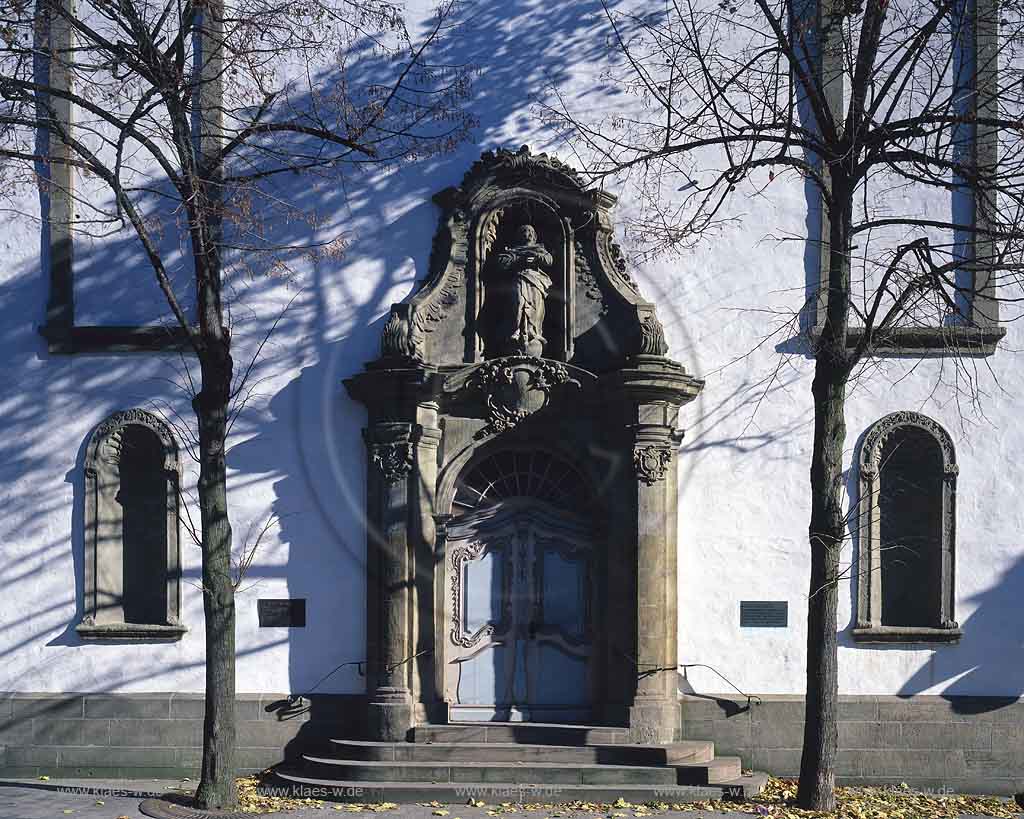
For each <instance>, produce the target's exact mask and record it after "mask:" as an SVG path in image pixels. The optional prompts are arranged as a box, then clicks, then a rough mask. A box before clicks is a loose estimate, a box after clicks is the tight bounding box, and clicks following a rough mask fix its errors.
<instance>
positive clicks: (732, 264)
mask: <svg viewBox="0 0 1024 819" xmlns="http://www.w3.org/2000/svg"><path fill="white" fill-rule="evenodd" d="M531 13H532V14H536V15H540V12H539V11H537V10H534V12H531ZM496 14H498V12H497V11H496V10H495V11H491V12H488V15H496ZM531 19H533V18H529V17H528V20H527V22H526V23H525V24H523V26H522V27H514V28H509V27H503V26H501V25H497V24H495V25H483V24H481V25H480V26H479V29H478V30H477V31H476V33H477V35H478V39H477V40H475V41H474V45H473V46H472V51H473V54H471V55H470V56H472V57H473V58H474V60H476V61H478V62H480V63H481V64H482V65H483V75H484V77H485V80H486V86H490V88H491V89H492V90H491V92H490V94H484V95H482V96H481V97H480V99H479V100H478V101H477V102H476V103H475V104H476V105H477V106H478V109H479V110H478V116H479V118H480V128H479V134H478V137H479V139H478V144H474V145H466V146H462V147H461V148H459V149H457V150H455V151H453V152H452V153H451V154H449V155H445V156H442V157H436V158H432V159H430V160H428V161H426V162H424V163H422V164H420V165H413V166H408V167H404V168H401V169H399V170H387V171H380V172H376V171H371V172H367V173H365V174H363V175H361V176H359V175H357V176H355V177H354V178H353V180H352V183H351V185H352V187H351V189H350V190H347V191H345V192H344V195H342V194H341V193H340V192H338V191H331V190H328V191H312V192H311V191H310V190H307V189H305V188H303V184H304V183H303V184H296V185H295V187H294V188H293V190H292V191H291V193H292V194H293V195H294V196H295V197H296V199H299V198H302V197H309V198H310V199H311V201H312V203H311V204H310V205H309V206H310V207H312V208H315V209H316V210H317V211H318V212H319V213H320V214H322V215H329V216H331V217H332V218H336V220H337V221H338V222H339V223H342V224H343V225H344V227H345V231H346V236H347V237H348V241H347V246H346V248H345V250H344V253H343V254H341V255H340V256H330V255H326V256H323V257H321V258H319V259H316V260H303V261H302V262H300V263H297V266H296V269H295V270H294V271H292V272H290V273H289V274H288V275H286V276H275V275H262V276H256V277H252V276H245V275H241V276H240V277H239V281H238V282H237V285H236V286H237V289H238V293H239V294H240V295H239V298H238V301H237V306H233V307H232V310H233V311H234V312H233V321H234V328H235V329H234V333H235V344H236V349H237V351H238V352H237V358H238V360H239V361H245V360H250V359H252V358H254V357H255V356H256V354H257V352H258V353H259V356H258V358H256V364H255V366H254V377H253V379H252V381H251V383H252V384H255V385H256V386H255V387H253V389H252V391H251V395H250V396H249V397H248V398H247V400H246V402H245V403H244V406H242V407H241V408H240V410H239V413H238V415H237V418H236V419H235V421H234V422H233V427H232V431H231V437H230V440H229V444H230V451H229V454H228V465H229V479H228V484H229V500H230V509H231V516H232V526H233V530H234V533H235V538H236V541H237V562H238V563H239V565H240V566H241V567H242V568H243V569H244V570H243V571H242V578H241V581H240V585H239V591H238V595H237V601H236V607H237V685H238V692H239V694H238V709H237V714H238V719H239V723H238V745H239V748H240V757H239V760H240V764H241V765H242V767H243V768H244V769H245V770H259V769H262V768H264V767H267V766H270V765H273V764H275V763H278V762H280V761H282V760H284V759H285V758H286V757H287V758H290V757H291V756H293V755H294V754H296V753H298V752H299V751H301V750H302V748H303V747H304V746H303V743H304V742H306V741H312V740H317V739H322V738H324V737H334V738H343V739H344V738H348V739H370V740H375V741H379V742H403V741H405V740H406V739H407V738H408V737H410V736H411V735H412V733H413V732H415V731H416V730H424V729H429V730H434V731H436V733H435V734H434V735H433V736H435V737H436V738H437V741H441V742H443V741H446V740H447V741H451V740H452V739H453V736H447V735H446V734H445V733H444V730H445V727H446V726H447V727H451V726H453V725H456V724H458V725H460V726H465V725H467V724H469V725H470V726H471V728H472V729H473V730H476V731H479V732H484V731H486V730H488V726H490V730H494V726H501V730H507V731H508V732H509V736H510V737H514V736H516V735H517V732H518V733H519V734H520V735H524V736H527V735H528V732H529V730H530V726H531V725H533V726H547V727H548V728H550V729H551V730H553V731H555V732H556V734H555V735H556V736H559V735H560V734H557V732H558V731H562V732H570V733H571V732H572V731H573V730H576V729H578V730H585V731H592V732H594V733H593V734H592V735H590V739H591V740H593V741H594V742H596V743H607V744H640V745H643V746H645V747H646V746H656V745H664V744H668V743H685V742H693V743H706V742H713V743H714V754H715V755H717V756H718V757H733V756H738V757H740V758H741V759H742V768H743V769H757V770H760V771H766V772H769V773H772V774H777V775H794V774H795V773H796V772H797V770H798V767H799V758H800V747H801V743H802V737H803V731H802V719H803V692H804V674H805V655H806V610H807V595H808V583H809V554H808V549H809V547H808V542H807V541H808V538H807V527H808V517H809V514H810V512H809V508H810V492H809V484H808V464H809V457H810V447H811V435H812V427H813V406H812V402H811V396H810V382H811V378H812V374H813V360H812V357H811V355H810V350H811V347H810V344H811V343H812V342H811V337H812V335H813V332H812V331H813V319H812V320H811V322H810V324H807V323H804V324H793V326H792V327H791V328H790V329H789V330H787V331H786V332H783V333H776V330H777V329H778V327H777V324H779V323H782V324H784V323H785V322H784V321H782V320H778V319H777V316H779V315H787V316H789V315H796V314H798V313H799V312H800V311H801V305H802V304H804V303H805V302H813V298H808V294H809V293H810V294H813V291H814V288H816V287H817V286H818V285H819V284H820V280H819V279H817V278H816V277H815V276H816V273H815V271H814V270H813V269H811V268H812V267H813V265H811V266H809V262H808V254H807V252H806V249H805V247H804V246H803V245H802V244H801V243H800V242H790V241H779V240H778V237H781V236H802V237H807V234H808V230H809V227H808V225H809V223H810V219H809V216H808V212H809V206H808V201H807V199H806V197H805V194H804V191H803V189H802V188H801V187H800V186H799V185H794V186H792V187H790V188H783V187H781V186H780V189H779V190H778V191H777V192H776V193H775V194H774V196H775V198H774V200H773V202H772V204H771V206H770V207H765V202H764V198H763V197H757V196H754V195H753V194H751V196H750V198H749V200H745V201H743V202H741V204H739V205H737V206H736V216H737V220H738V221H737V224H736V226H728V227H726V228H725V229H724V230H723V231H722V232H721V233H720V234H719V235H718V236H717V237H716V238H714V239H713V240H711V241H708V242H706V243H703V244H700V245H698V246H696V247H695V248H694V249H691V250H687V251H685V252H682V253H680V254H678V255H673V256H659V257H656V258H653V259H639V258H638V257H636V256H635V255H634V254H633V253H632V248H631V246H630V244H629V242H628V241H627V238H624V237H623V235H622V234H621V230H620V229H619V228H618V227H617V224H618V222H617V220H618V219H619V214H620V211H621V212H625V213H629V212H630V209H634V208H636V207H637V203H636V202H634V201H630V200H629V199H628V196H626V195H625V194H624V195H623V197H622V201H618V200H617V197H616V195H615V193H614V191H613V190H612V189H611V188H609V189H604V188H594V187H592V186H590V185H589V184H588V183H587V182H586V181H585V180H584V177H583V176H582V175H581V174H580V173H579V169H578V168H576V167H574V166H573V164H572V163H571V162H570V160H569V157H568V156H567V155H565V154H564V153H561V152H560V150H559V143H558V141H557V139H556V138H555V134H553V133H551V132H549V131H547V130H546V129H545V126H544V125H543V124H541V123H539V122H536V121H534V120H532V119H531V118H530V117H528V116H527V114H528V113H529V110H530V106H531V104H532V101H531V100H532V97H531V93H532V92H531V90H530V88H529V87H528V79H527V77H526V74H527V73H528V72H526V71H525V66H524V64H523V63H522V61H523V60H526V59H527V57H526V56H515V55H517V54H518V53H519V52H520V51H523V52H529V51H530V46H531V44H533V46H536V47H538V48H542V49H543V51H544V53H545V54H547V55H549V56H550V57H551V75H552V77H553V78H554V79H553V81H554V82H556V83H560V84H561V85H560V87H563V88H565V89H572V88H575V87H576V86H577V85H578V84H579V83H580V82H582V80H580V78H579V77H578V76H576V75H575V74H574V69H573V66H584V67H586V66H590V65H591V63H588V60H594V61H595V63H594V65H593V66H592V68H593V71H594V73H595V74H596V73H597V72H598V70H599V66H598V65H597V64H596V62H597V60H598V58H596V57H592V56H591V55H589V54H588V52H587V48H586V43H587V41H588V36H589V34H592V32H582V33H579V36H577V37H570V38H568V40H567V43H564V44H562V48H564V50H565V51H566V53H565V54H562V55H559V54H557V53H556V51H557V50H555V47H554V45H551V44H547V45H545V42H546V41H545V38H544V37H543V36H542V33H541V32H540V31H539V30H538V31H537V32H533V29H532V25H533V24H532V23H531V22H529V21H530V20H531ZM549 22H550V21H549ZM537 25H538V26H540V23H539V22H538V23H537ZM544 25H545V26H547V25H548V23H545V24H544ZM559 25H564V26H568V25H569V22H568V21H567V20H561V22H560V23H559ZM581 25H582V26H583V27H584V28H586V27H587V26H594V27H596V26H597V23H596V22H595V23H590V22H588V23H585V24H581ZM545 30H546V29H545ZM517 38H519V39H517ZM532 38H536V39H532ZM538 44H539V45H538ZM488 60H490V62H488ZM494 88H500V89H502V90H501V93H500V94H499V95H495V94H494V91H493V89H494ZM523 142H529V143H530V144H531V145H532V146H535V147H534V149H533V150H532V151H531V150H530V149H527V148H520V147H519V145H520V144H522V143H523ZM920 206H921V207H922V208H926V207H932V206H933V203H928V202H922V203H920ZM33 208H36V212H35V215H33ZM16 210H18V209H16ZM20 211H21V212H20V213H18V212H14V213H11V214H6V215H4V216H3V217H2V218H3V221H2V223H0V238H2V241H3V246H4V263H3V265H2V269H0V289H2V303H3V304H4V305H5V317H6V321H5V323H4V329H3V333H4V336H5V338H4V343H3V345H2V346H0V361H2V366H3V371H4V372H5V373H6V376H7V379H6V384H7V389H6V391H5V396H4V398H3V399H2V400H0V423H2V430H3V436H2V438H0V441H2V443H0V447H2V449H3V450H4V452H3V456H2V457H0V487H2V492H3V499H4V502H3V504H2V507H0V508H2V513H0V531H2V537H0V553H2V555H3V561H2V569H0V571H2V575H0V589H2V594H0V656H2V657H3V660H4V662H3V671H2V672H0V675H2V678H0V692H3V694H2V699H0V747H2V749H3V750H2V751H0V775H3V776H8V777H12V776H36V775H41V774H48V775H55V776H56V775H96V776H105V775H128V776H147V777H148V776H165V775H166V776H170V775H189V774H190V773H192V772H194V771H195V770H196V768H197V765H198V760H199V748H200V744H201V737H202V705H203V702H202V691H203V646H204V623H203V601H202V589H201V585H200V580H201V572H200V552H199V547H198V546H197V544H196V542H195V539H194V533H195V521H196V520H197V517H196V516H197V508H196V504H195V484H196V472H197V470H196V467H195V463H194V461H193V460H192V458H191V457H190V450H191V445H192V441H191V440H190V437H189V436H190V433H189V429H190V428H191V427H190V426H189V414H190V412H191V409H190V406H189V398H188V396H187V394H186V393H185V392H184V391H183V390H182V380H183V379H185V378H186V376H185V375H184V374H185V372H186V371H187V368H188V355H189V354H188V353H187V352H186V351H184V350H183V349H182V345H181V339H180V338H177V337H176V336H175V334H174V333H170V332H168V331H167V330H166V329H165V328H163V327H161V325H160V324H159V322H160V321H161V320H162V319H163V318H164V316H163V312H164V311H163V310H162V309H161V302H160V294H159V291H158V290H157V288H156V285H155V284H153V283H152V282H150V281H149V279H147V278H146V271H145V267H144V262H143V261H142V257H141V254H140V250H139V248H138V247H136V246H134V245H133V244H132V243H131V241H129V240H123V241H122V240H121V239H118V238H116V237H115V238H114V239H111V240H110V241H99V240H95V239H91V240H88V241H86V240H84V239H81V238H78V237H76V236H75V235H74V233H73V232H72V233H71V234H70V235H68V236H65V237H63V238H59V240H58V239H55V237H54V235H53V234H51V232H49V231H46V230H41V229H40V215H39V213H38V201H36V199H35V198H34V197H32V196H30V195H28V194H26V195H25V197H24V201H23V202H22V207H21V208H20ZM83 218H87V217H85V216H84V215H83ZM296 230H299V229H298V228H296ZM811 255H812V256H813V254H811ZM1004 318H1006V317H1005V316H1004ZM773 322H775V323H773ZM272 325H273V332H270V333H269V335H268V331H269V329H270V328H271V326H272ZM923 329H924V330H927V331H929V332H932V333H933V334H934V333H939V334H941V332H942V329H941V328H923ZM1020 332H1021V331H1020V327H1019V326H1018V324H1014V323H1012V322H1010V321H1005V322H1004V323H1003V324H998V323H995V324H991V325H987V326H985V327H983V328H981V329H980V330H979V332H978V333H977V334H976V335H975V336H973V337H972V338H973V341H972V343H971V345H970V346H968V347H965V348H961V349H960V350H959V351H958V353H957V355H956V356H953V355H951V354H947V353H946V352H945V351H944V350H942V349H940V348H937V347H936V346H935V345H934V344H933V345H928V344H927V343H920V344H917V345H915V344H913V343H909V342H908V343H907V344H906V345H905V346H904V347H902V348H900V349H897V350H890V351H889V353H888V354H886V355H884V356H879V357H878V358H877V359H875V360H873V361H872V364H871V366H870V367H869V368H867V369H866V371H865V374H864V375H863V377H860V378H859V379H858V380H857V381H856V383H855V385H854V387H853V388H852V389H851V392H850V395H849V399H848V405H847V426H848V446H847V449H846V451H845V452H844V453H843V463H844V468H845V469H846V470H847V472H846V476H847V478H846V483H847V489H848V492H847V495H848V498H847V500H848V503H849V505H850V509H851V514H850V521H851V524H850V538H849V540H848V542H847V543H846V544H845V547H844V552H843V563H844V566H846V567H848V571H847V574H846V577H845V579H844V581H843V583H842V585H841V589H840V603H839V634H838V640H839V650H838V658H839V659H838V662H839V691H840V708H839V742H840V755H839V767H838V770H837V773H838V776H839V778H840V781H841V782H842V781H848V782H897V783H898V782H912V783H917V784H920V785H922V786H935V787H938V786H948V787H953V788H962V789H968V790H981V791H988V792H999V793H1012V792H1015V791H1019V790H1021V788H1022V785H1024V730H1022V726H1024V701H1022V700H1021V697H1022V695H1024V642H1022V638H1021V631H1022V630H1021V619H1022V612H1024V609H1022V606H1021V602H1020V600H1021V596H1022V595H1024V545H1022V544H1021V540H1020V533H1021V532H1022V531H1024V520H1022V516H1024V511H1022V510H1024V506H1022V504H1021V503H1020V497H1019V495H1020V493H1019V492H1018V486H1019V485H1020V484H1021V483H1022V481H1024V466H1022V465H1021V459H1020V457H1019V456H1018V453H1020V452H1022V451H1024V427H1022V425H1021V424H1020V423H1019V401H1020V393H1021V392H1022V391H1024V367H1022V366H1021V360H1020V358H1019V353H1017V352H1016V350H1018V349H1019V348H1020V346H1021V342H1020V339H1019V338H1018V336H1019V335H1020ZM773 333H775V335H773ZM922 335H927V333H922ZM965 378H967V379H969V380H970V382H971V383H970V389H969V390H968V391H966V392H965V390H964V388H963V383H962V380H963V379H965ZM965 395H969V397H968V398H965V397H964V396H965ZM972 402H973V403H972ZM908 543H909V544H914V546H913V548H910V549H892V548H889V547H890V546H891V545H892V544H908ZM520 726H522V727H520ZM552 726H558V727H552ZM579 726H586V728H579ZM574 727H575V728H574ZM523 731H526V732H527V734H522V732H523ZM570 733H566V734H565V735H566V736H569V735H570ZM471 736H477V735H473V734H467V733H462V734H459V737H462V738H466V737H471ZM478 736H484V734H483V733H480V734H478ZM556 744H557V743H556ZM566 744H573V743H571V742H569V743H566ZM694 747H696V746H694ZM737 765H739V763H737ZM730 771H731V772H730V774H729V775H728V776H726V777H724V779H723V781H724V780H728V781H733V780H737V779H739V778H740V774H741V771H740V770H739V769H737V770H735V771H732V770H731V769H730ZM699 784H707V783H706V782H703V783H699Z"/></svg>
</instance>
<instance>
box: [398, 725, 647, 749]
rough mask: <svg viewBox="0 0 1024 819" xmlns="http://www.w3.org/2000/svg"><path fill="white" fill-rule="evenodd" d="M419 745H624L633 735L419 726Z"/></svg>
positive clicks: (609, 730) (590, 728) (585, 729)
mask: <svg viewBox="0 0 1024 819" xmlns="http://www.w3.org/2000/svg"><path fill="white" fill-rule="evenodd" d="M412 733H413V742H416V743H439V742H444V743H459V744H462V743H466V742H477V743H480V742H486V743H490V742H512V743H521V744H527V745H577V746H578V745H621V744H624V743H628V741H629V731H628V730H627V729H626V728H615V727H607V726H595V725H563V724H551V723H543V722H466V723H450V724H448V725H417V726H416V727H415V728H413V731H412Z"/></svg>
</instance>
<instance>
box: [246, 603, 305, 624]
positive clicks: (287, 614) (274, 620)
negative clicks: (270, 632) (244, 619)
mask: <svg viewBox="0 0 1024 819" xmlns="http://www.w3.org/2000/svg"><path fill="white" fill-rule="evenodd" d="M256 613H257V615H259V618H260V628H275V627H277V628H280V627H284V628H305V627H306V600H305V598H301V597H300V598H297V599H295V600H257V601H256Z"/></svg>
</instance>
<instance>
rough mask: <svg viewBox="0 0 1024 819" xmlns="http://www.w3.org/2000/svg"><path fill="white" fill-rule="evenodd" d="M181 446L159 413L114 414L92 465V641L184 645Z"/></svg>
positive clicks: (88, 614)
mask: <svg viewBox="0 0 1024 819" xmlns="http://www.w3.org/2000/svg"><path fill="white" fill-rule="evenodd" d="M178 481H179V462H178V447H177V444H176V443H175V441H174V436H173V434H172V433H171V430H170V428H169V427H168V426H167V425H166V424H165V423H164V422H163V421H161V420H160V419H159V418H157V417H156V416H155V415H153V414H152V413H149V412H146V411H145V410H141V409H130V410H125V411H124V412H117V413H114V414H113V415H111V416H110V417H109V418H108V419H107V420H106V421H104V422H103V423H102V424H100V425H99V426H98V427H97V428H96V430H95V431H94V432H93V434H92V435H91V436H90V438H89V445H88V447H87V449H86V458H85V618H84V619H83V620H82V622H81V623H80V624H79V625H78V627H77V631H78V634H79V635H80V636H81V637H82V638H83V639H87V640H101V639H116V640H125V639H137V640H147V639H178V638H180V637H181V635H182V634H184V633H185V631H186V629H185V627H184V626H182V625H181V623H180V622H179V613H180V596H181V595H180V576H181V571H180V565H179V563H180V555H179V544H178Z"/></svg>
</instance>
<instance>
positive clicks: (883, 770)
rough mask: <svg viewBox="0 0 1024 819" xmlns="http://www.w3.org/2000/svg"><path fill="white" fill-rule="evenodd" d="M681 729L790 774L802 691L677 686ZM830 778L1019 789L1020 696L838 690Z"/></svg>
mask: <svg viewBox="0 0 1024 819" xmlns="http://www.w3.org/2000/svg"><path fill="white" fill-rule="evenodd" d="M681 715H682V736H683V738H684V739H710V740H713V741H714V743H715V753H716V754H719V755H736V756H740V757H742V759H743V765H744V767H746V768H753V769H756V770H761V771H767V772H768V773H771V774H774V775H775V776H783V777H793V778H795V777H796V776H797V775H798V774H799V772H800V749H801V746H802V744H803V729H804V723H803V719H804V702H803V698H802V697H784V696H765V697H762V698H761V701H760V703H758V702H757V700H756V699H755V700H754V701H753V702H752V703H751V704H750V705H748V704H747V702H746V700H744V699H733V698H721V697H720V698H716V697H701V696H693V695H690V696H686V697H683V699H682V702H681ZM836 774H837V779H838V781H839V783H840V784H898V783H900V782H906V783H907V784H908V785H909V786H911V787H915V788H921V789H930V790H935V791H940V790H942V789H946V790H950V791H957V792H964V793H995V794H1011V793H1016V792H1019V791H1024V699H1017V698H1015V697H954V696H950V697H942V696H912V697H892V696H857V697H854V696H848V697H840V703H839V759H838V761H837V769H836Z"/></svg>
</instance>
